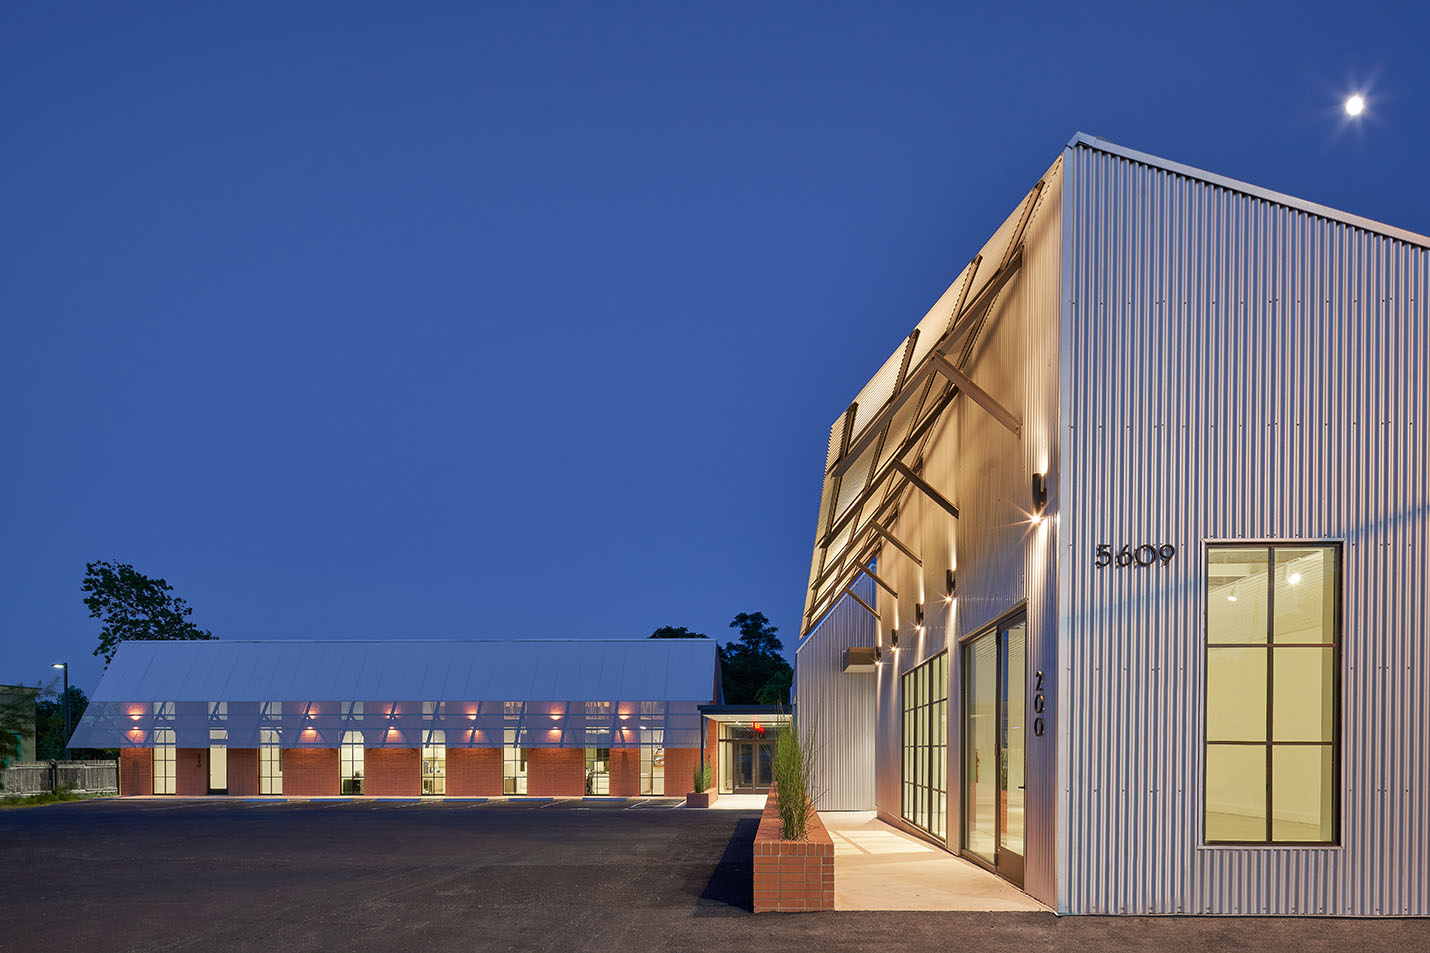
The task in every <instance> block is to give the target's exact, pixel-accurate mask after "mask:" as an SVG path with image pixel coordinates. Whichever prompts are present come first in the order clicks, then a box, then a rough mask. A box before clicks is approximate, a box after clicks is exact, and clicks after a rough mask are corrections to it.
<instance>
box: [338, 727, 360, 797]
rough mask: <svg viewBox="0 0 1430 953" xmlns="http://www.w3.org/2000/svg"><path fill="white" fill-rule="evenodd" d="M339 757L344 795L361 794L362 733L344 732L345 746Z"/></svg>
mask: <svg viewBox="0 0 1430 953" xmlns="http://www.w3.org/2000/svg"><path fill="white" fill-rule="evenodd" d="M339 756H340V760H341V768H342V775H341V777H342V782H343V784H342V793H344V794H361V793H362V762H363V740H362V732H360V731H345V732H343V745H342V750H341V751H340V752H339Z"/></svg>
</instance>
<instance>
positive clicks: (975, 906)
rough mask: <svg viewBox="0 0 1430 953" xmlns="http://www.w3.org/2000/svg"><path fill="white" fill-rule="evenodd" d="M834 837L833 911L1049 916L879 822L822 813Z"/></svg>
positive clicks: (1012, 890) (1005, 886) (865, 814)
mask: <svg viewBox="0 0 1430 953" xmlns="http://www.w3.org/2000/svg"><path fill="white" fill-rule="evenodd" d="M819 818H820V820H822V821H824V826H825V828H827V829H828V831H829V836H830V837H831V838H833V839H834V909H835V910H983V911H987V910H998V911H1010V910H1018V911H1038V912H1047V909H1048V908H1047V907H1045V906H1043V905H1042V904H1041V903H1039V902H1038V901H1036V900H1034V899H1033V898H1032V897H1030V896H1028V895H1027V894H1025V893H1023V892H1022V891H1021V890H1019V889H1018V888H1016V887H1014V886H1013V885H1012V884H1010V883H1008V882H1007V881H1006V880H1003V879H1002V878H1000V877H996V876H994V875H993V874H990V873H989V872H988V871H986V870H984V869H983V868H981V867H978V866H976V865H974V864H971V863H969V862H968V861H966V860H963V859H961V858H959V857H955V856H953V855H952V854H950V853H948V852H947V851H943V850H939V849H938V848H937V847H934V846H933V845H931V844H929V843H927V842H925V841H922V840H919V839H918V838H917V837H912V836H910V835H909V834H905V833H904V832H903V831H901V830H898V829H897V828H895V827H892V826H890V825H889V824H886V823H884V822H883V821H881V820H879V819H878V818H877V817H876V816H875V814H874V812H873V811H821V812H820V815H819Z"/></svg>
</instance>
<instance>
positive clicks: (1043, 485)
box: [1033, 473, 1048, 516]
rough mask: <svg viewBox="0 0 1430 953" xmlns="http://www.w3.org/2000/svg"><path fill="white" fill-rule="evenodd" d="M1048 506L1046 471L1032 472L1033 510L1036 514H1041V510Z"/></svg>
mask: <svg viewBox="0 0 1430 953" xmlns="http://www.w3.org/2000/svg"><path fill="white" fill-rule="evenodd" d="M1047 506H1048V475H1047V474H1046V473H1034V474H1033V512H1034V513H1036V514H1037V515H1038V516H1042V515H1043V510H1044V509H1046V508H1047Z"/></svg>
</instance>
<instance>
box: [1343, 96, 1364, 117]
mask: <svg viewBox="0 0 1430 953" xmlns="http://www.w3.org/2000/svg"><path fill="white" fill-rule="evenodd" d="M1363 112H1365V97H1364V96H1362V95H1360V94H1359V93H1356V94H1355V95H1354V96H1352V97H1350V98H1349V99H1347V100H1346V115H1347V116H1351V117H1353V118H1354V117H1355V116H1359V115H1360V114H1361V113H1363Z"/></svg>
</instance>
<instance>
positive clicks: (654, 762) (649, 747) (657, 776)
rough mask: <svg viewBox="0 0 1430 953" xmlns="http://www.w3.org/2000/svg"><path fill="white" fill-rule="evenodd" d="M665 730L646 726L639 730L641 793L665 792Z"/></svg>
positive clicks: (658, 793)
mask: <svg viewBox="0 0 1430 953" xmlns="http://www.w3.org/2000/svg"><path fill="white" fill-rule="evenodd" d="M664 741H665V731H664V730H663V729H660V728H648V729H644V730H642V731H641V793H642V794H652V795H664V794H665V748H664V747H662V744H663V742H664Z"/></svg>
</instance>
